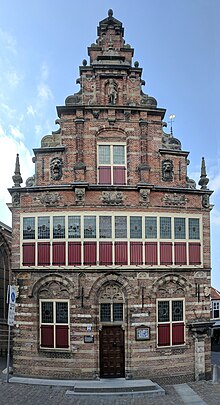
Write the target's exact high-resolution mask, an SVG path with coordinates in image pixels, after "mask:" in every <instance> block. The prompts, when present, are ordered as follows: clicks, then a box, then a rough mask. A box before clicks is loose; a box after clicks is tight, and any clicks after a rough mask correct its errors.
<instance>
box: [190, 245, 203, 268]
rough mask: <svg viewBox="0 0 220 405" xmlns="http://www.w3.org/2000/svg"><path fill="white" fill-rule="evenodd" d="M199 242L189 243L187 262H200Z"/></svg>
mask: <svg viewBox="0 0 220 405" xmlns="http://www.w3.org/2000/svg"><path fill="white" fill-rule="evenodd" d="M200 247H201V245H200V243H193V242H190V243H189V264H201V252H200V250H201V249H200Z"/></svg>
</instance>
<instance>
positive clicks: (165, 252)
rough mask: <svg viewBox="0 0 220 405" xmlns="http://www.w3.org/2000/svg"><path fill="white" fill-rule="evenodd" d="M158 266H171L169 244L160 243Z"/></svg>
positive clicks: (170, 245) (170, 246)
mask: <svg viewBox="0 0 220 405" xmlns="http://www.w3.org/2000/svg"><path fill="white" fill-rule="evenodd" d="M160 264H173V260H172V243H171V242H161V243H160Z"/></svg>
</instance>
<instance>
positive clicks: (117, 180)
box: [113, 166, 126, 184]
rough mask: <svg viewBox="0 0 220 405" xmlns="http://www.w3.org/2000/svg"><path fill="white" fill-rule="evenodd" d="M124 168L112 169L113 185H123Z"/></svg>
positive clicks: (115, 167)
mask: <svg viewBox="0 0 220 405" xmlns="http://www.w3.org/2000/svg"><path fill="white" fill-rule="evenodd" d="M125 170H126V169H125V167H121V166H114V167H113V184H125Z"/></svg>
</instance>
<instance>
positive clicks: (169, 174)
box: [162, 159, 173, 181]
mask: <svg viewBox="0 0 220 405" xmlns="http://www.w3.org/2000/svg"><path fill="white" fill-rule="evenodd" d="M162 179H163V181H172V180H173V162H172V160H169V159H167V160H164V161H163V162H162Z"/></svg>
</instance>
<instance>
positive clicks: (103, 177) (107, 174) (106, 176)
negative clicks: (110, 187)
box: [99, 166, 111, 184]
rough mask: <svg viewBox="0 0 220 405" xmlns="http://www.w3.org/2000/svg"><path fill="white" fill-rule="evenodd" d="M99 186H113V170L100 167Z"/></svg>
mask: <svg viewBox="0 0 220 405" xmlns="http://www.w3.org/2000/svg"><path fill="white" fill-rule="evenodd" d="M99 184H111V168H110V167H109V166H99Z"/></svg>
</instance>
